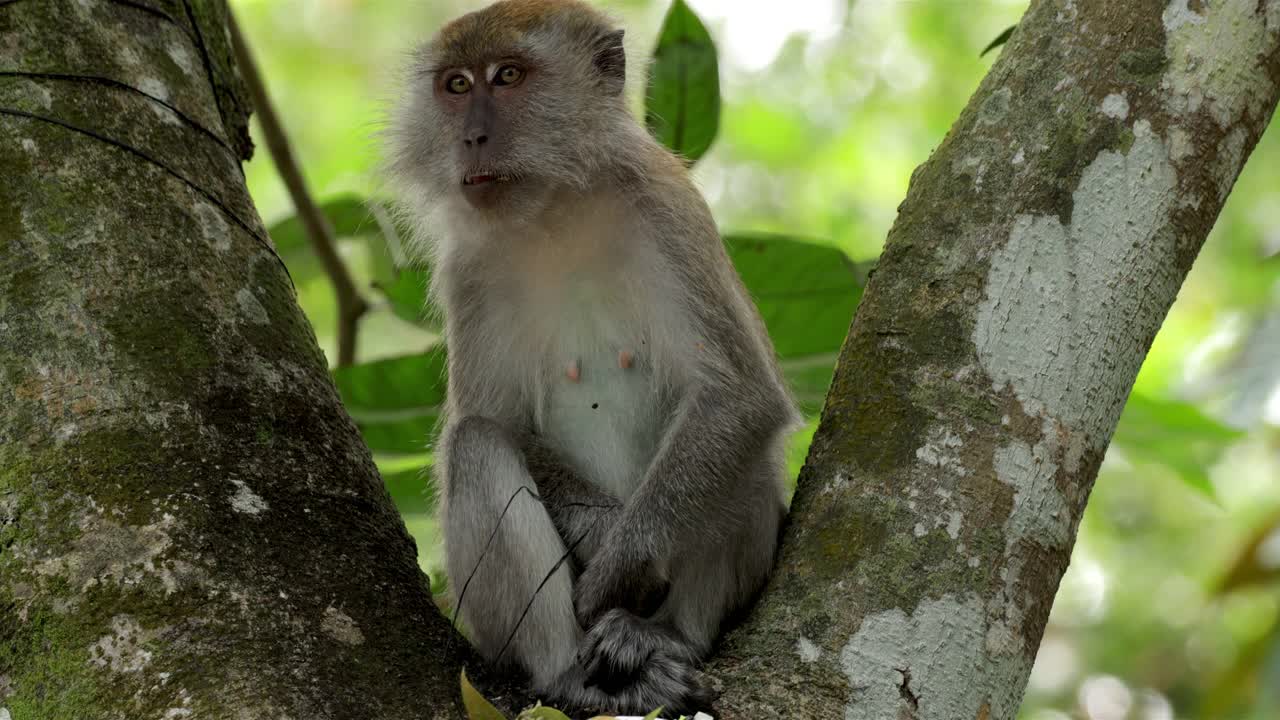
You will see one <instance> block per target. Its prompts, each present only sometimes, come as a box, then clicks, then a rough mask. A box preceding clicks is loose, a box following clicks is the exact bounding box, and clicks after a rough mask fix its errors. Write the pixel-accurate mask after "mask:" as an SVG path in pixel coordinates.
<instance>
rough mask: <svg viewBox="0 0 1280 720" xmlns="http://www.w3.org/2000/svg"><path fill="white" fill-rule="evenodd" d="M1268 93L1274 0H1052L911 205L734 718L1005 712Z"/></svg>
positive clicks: (735, 648)
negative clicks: (1119, 431) (1141, 379)
mask: <svg viewBox="0 0 1280 720" xmlns="http://www.w3.org/2000/svg"><path fill="white" fill-rule="evenodd" d="M1278 92H1280V0H1261V1H1260V0H1216V1H1213V2H1209V1H1204V2H1191V3H1190V7H1188V0H1173V2H1170V3H1168V4H1167V5H1166V4H1165V3H1163V2H1155V1H1152V0H1141V1H1139V0H1133V1H1131V2H1105V1H1103V0H1039V1H1035V2H1032V4H1031V8H1030V10H1029V11H1028V12H1027V15H1026V16H1025V18H1024V19H1023V20H1022V22H1021V24H1020V25H1019V26H1018V29H1017V31H1016V32H1015V33H1014V34H1013V37H1012V39H1011V41H1010V43H1009V45H1008V47H1007V48H1006V49H1005V50H1004V52H1003V55H1002V57H1001V58H1000V60H999V61H998V62H997V63H996V65H995V67H994V68H993V69H992V71H991V73H990V74H989V75H988V76H987V78H986V79H985V80H984V82H983V83H982V85H981V87H979V89H978V91H977V93H976V94H975V95H974V96H973V98H972V99H971V100H970V102H969V105H968V107H967V108H966V109H965V111H964V113H963V114H962V115H961V117H960V120H959V121H958V122H957V123H956V125H955V126H954V127H953V128H952V130H951V132H950V134H949V135H948V136H947V138H946V140H945V141H944V142H943V143H942V145H941V146H940V147H939V148H938V149H937V151H936V152H934V154H933V157H931V158H930V159H929V162H927V163H926V164H925V165H923V166H922V167H921V168H920V169H918V170H917V171H916V173H915V175H914V176H913V178H912V183H911V189H910V191H909V192H908V195H907V199H906V201H905V202H904V203H903V205H902V206H901V208H900V209H899V215H898V219H897V222H896V223H895V224H894V227H893V229H892V230H891V231H890V233H889V240H888V244H887V246H886V248H885V251H884V254H883V256H882V257H881V260H880V264H879V267H878V269H877V270H876V272H875V274H874V276H873V278H872V280H871V282H870V284H869V287H868V289H867V292H866V294H865V296H864V298H863V300H862V305H861V307H860V308H859V310H858V314H857V318H856V319H855V321H854V323H853V326H852V329H851V332H850V336H849V338H848V340H847V341H846V342H845V345H844V348H843V350H842V351H841V354H840V360H839V364H838V369H837V372H836V377H835V381H834V385H833V387H832V390H831V393H830V395H829V396H828V399H827V405H826V408H825V409H824V411H823V417H822V424H821V426H820V427H819V430H818V433H817V435H816V436H815V438H814V441H813V445H812V447H811V449H810V451H809V458H808V462H807V464H806V466H805V469H804V471H803V472H802V473H801V476H800V482H799V486H798V488H797V491H796V496H795V500H794V502H793V505H792V522H791V525H790V527H789V528H788V530H787V533H786V539H785V541H784V543H783V551H782V556H781V559H780V562H779V566H778V570H777V573H776V575H775V576H774V578H773V580H772V582H771V583H770V584H769V586H768V588H767V590H766V593H765V596H764V598H763V599H762V601H761V602H760V603H759V605H758V606H757V607H756V608H755V611H754V612H753V614H752V616H751V617H750V619H749V621H748V622H747V623H746V624H745V625H744V626H743V627H741V628H740V629H739V630H738V631H736V632H735V633H733V634H732V635H731V636H730V638H729V639H728V640H727V641H726V642H725V643H724V646H723V647H722V649H721V652H720V654H719V656H718V658H717V659H716V660H715V661H714V662H713V663H712V665H711V667H710V668H709V672H710V673H711V674H712V675H714V676H715V677H716V678H717V679H718V681H719V683H720V685H721V686H722V688H723V689H724V691H725V694H724V696H723V697H722V699H721V702H720V709H721V716H720V717H722V718H726V719H727V718H743V719H748V718H749V719H752V720H756V719H758V718H774V717H778V718H795V717H806V718H836V717H842V718H847V719H848V720H861V719H864V718H865V719H867V720H889V719H895V718H918V719H920V720H933V719H937V720H961V719H964V718H975V719H977V720H988V719H991V720H1001V719H1005V718H1012V717H1014V715H1015V714H1016V713H1017V710H1018V705H1019V703H1020V701H1021V698H1022V693H1023V689H1024V687H1025V685H1026V680H1027V676H1028V674H1029V673H1030V670H1031V665H1032V662H1033V661H1034V659H1035V655H1036V649H1037V647H1038V646H1039V644H1040V638H1041V635H1042V633H1043V632H1044V627H1045V622H1046V620H1047V618H1048V615H1049V608H1050V606H1051V605H1052V603H1053V598H1054V594H1055V592H1056V590H1057V587H1058V581H1059V580H1060V579H1061V577H1062V573H1063V572H1064V571H1065V570H1066V567H1067V562H1068V559H1069V558H1070V555H1071V546H1072V544H1073V543H1074V540H1075V534H1076V528H1077V526H1078V524H1079V522H1080V516H1081V514H1082V512H1083V511H1084V507H1085V501H1086V499H1087V498H1088V495H1089V490H1090V488H1091V487H1092V484H1093V480H1094V477H1095V476H1096V474H1097V470H1098V465H1099V463H1100V462H1101V460H1102V456H1103V453H1104V451H1105V450H1106V447H1107V444H1108V442H1109V441H1110V439H1111V433H1112V432H1113V431H1114V430H1115V426H1116V422H1117V420H1118V419H1119V417H1120V411H1121V408H1123V406H1124V403H1125V398H1126V397H1127V396H1128V393H1129V389H1130V387H1131V386H1132V384H1133V381H1134V378H1135V377H1136V375H1137V372H1138V368H1139V366H1140V365H1141V364H1142V360H1143V357H1145V355H1146V353H1147V350H1148V348H1149V347H1150V345H1151V341H1152V339H1153V338H1154V337H1155V334H1156V331H1157V330H1158V329H1159V327H1160V324H1161V322H1162V321H1163V320H1164V316H1165V313H1166V312H1167V311H1168V309H1169V306H1170V305H1171V304H1172V303H1173V300H1174V297H1175V296H1176V295H1177V292H1178V287H1179V285H1180V284H1181V283H1182V279H1183V277H1184V276H1185V275H1186V273H1187V270H1188V269H1189V268H1190V267H1191V263H1192V261H1193V260H1194V259H1195V256H1196V253H1197V252H1198V251H1199V249H1200V246H1201V244H1202V243H1203V242H1204V238H1205V236H1206V235H1207V234H1208V232H1209V229H1210V228H1211V227H1212V226H1213V223H1214V220H1215V219H1216V218H1217V215H1218V212H1219V211H1220V210H1221V208H1222V204H1223V201H1224V200H1225V199H1226V197H1227V193H1228V192H1229V191H1230V189H1231V186H1232V184H1233V183H1234V182H1235V179H1236V176H1237V175H1238V173H1239V172H1240V169H1241V166H1242V165H1243V164H1244V161H1245V158H1247V157H1248V155H1249V153H1250V151H1251V150H1252V149H1253V147H1254V145H1255V143H1256V142H1257V140H1258V138H1259V137H1260V135H1261V134H1262V131H1263V129H1264V128H1265V127H1266V125H1267V123H1268V121H1269V119H1270V117H1271V114H1272V112H1273V110H1274V108H1275V105H1276V99H1277V93H1278Z"/></svg>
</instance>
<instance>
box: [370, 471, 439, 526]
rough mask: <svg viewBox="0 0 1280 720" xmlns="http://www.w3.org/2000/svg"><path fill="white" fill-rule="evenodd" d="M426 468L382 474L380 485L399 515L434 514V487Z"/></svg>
mask: <svg viewBox="0 0 1280 720" xmlns="http://www.w3.org/2000/svg"><path fill="white" fill-rule="evenodd" d="M428 468H429V466H428V465H420V466H418V467H415V468H412V469H409V470H400V471H398V472H385V471H384V472H383V473H382V484H383V485H385V486H386V488H387V492H388V493H390V495H391V500H392V502H394V503H395V504H396V508H397V509H399V510H400V514H401V515H411V514H414V513H418V514H422V515H430V514H432V513H434V512H435V509H436V486H435V483H434V482H432V478H431V474H430V472H429V471H428Z"/></svg>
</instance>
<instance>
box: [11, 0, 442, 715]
mask: <svg viewBox="0 0 1280 720" xmlns="http://www.w3.org/2000/svg"><path fill="white" fill-rule="evenodd" d="M226 20H227V17H226V6H225V4H224V3H223V2H222V0H132V1H130V2H122V1H121V2H115V1H109V0H81V1H73V0H26V1H23V2H10V3H0V178H2V180H0V717H3V718H4V719H5V720H9V719H10V718H12V720H97V719H99V718H102V719H108V718H109V719H117V718H118V719H122V720H124V719H128V720H147V719H155V720H160V719H162V718H183V717H192V718H202V719H213V718H246V719H248V718H252V719H254V720H257V719H266V718H294V719H299V720H300V719H302V718H308V719H311V718H315V719H319V718H335V719H337V718H357V717H371V718H380V719H387V720H396V719H399V718H430V717H441V718H446V717H447V718H456V717H457V716H458V715H459V713H460V701H459V700H458V692H457V688H458V681H457V678H458V670H459V666H460V662H462V661H463V660H466V659H467V654H466V652H465V644H458V643H455V638H454V636H452V635H451V633H450V630H449V627H448V624H447V622H446V621H445V620H444V619H442V618H441V617H440V615H439V613H438V612H437V610H436V608H435V607H434V605H433V604H432V602H431V598H430V593H429V591H428V587H427V585H426V582H425V579H424V577H423V576H422V574H421V572H420V571H419V570H418V566H417V562H416V556H415V551H414V545H413V542H412V540H411V539H410V538H409V536H408V535H407V534H406V532H405V530H404V528H403V525H402V523H401V521H400V519H399V517H398V515H397V513H396V510H395V508H394V507H393V506H392V504H391V502H390V500H389V498H388V496H387V494H386V492H385V490H384V489H383V487H382V485H381V481H380V479H379V476H378V473H377V471H376V469H375V468H374V466H373V463H372V462H371V460H370V456H369V452H368V450H367V449H366V448H365V447H364V445H363V443H362V442H361V439H360V436H359V434H358V432H357V430H356V428H355V427H354V426H353V424H352V423H351V422H350V421H349V419H348V418H347V416H346V414H345V412H344V411H343V409H342V407H341V405H340V402H339V399H338V396H337V393H336V392H335V390H334V387H333V384H332V382H331V380H330V377H329V373H328V371H327V368H326V364H325V360H324V357H323V356H322V354H321V352H320V350H319V349H318V348H317V345H316V341H315V338H314V336H313V334H312V331H311V329H310V326H309V325H308V324H307V321H306V319H305V318H304V317H303V315H302V313H301V311H300V310H299V308H298V305H297V302H296V298H295V295H294V291H293V288H292V286H291V285H290V280H289V277H288V275H287V273H286V270H285V268H284V266H283V265H282V264H281V262H280V260H279V258H278V257H277V256H276V254H275V252H274V250H273V248H272V245H271V241H270V240H269V238H268V237H267V235H266V232H265V231H264V229H263V226H262V224H261V222H260V221H259V218H258V217H257V214H256V212H255V210H254V207H253V204H252V202H251V201H250V199H249V196H248V194H247V192H246V190H245V184H244V177H243V175H242V173H241V169H240V161H241V160H242V159H244V158H246V157H247V156H248V151H249V142H248V134H247V132H246V124H247V121H248V114H249V107H248V103H247V101H246V100H245V97H246V95H245V93H244V92H243V89H242V85H241V83H240V81H239V78H238V75H237V74H236V71H235V69H234V67H233V65H232V62H231V52H230V49H229V47H228V44H227V32H226Z"/></svg>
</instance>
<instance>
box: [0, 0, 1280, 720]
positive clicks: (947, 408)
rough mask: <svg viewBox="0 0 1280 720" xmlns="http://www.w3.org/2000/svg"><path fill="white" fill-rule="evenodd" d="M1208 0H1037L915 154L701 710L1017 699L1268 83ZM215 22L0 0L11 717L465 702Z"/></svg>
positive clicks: (1270, 23) (438, 711)
mask: <svg viewBox="0 0 1280 720" xmlns="http://www.w3.org/2000/svg"><path fill="white" fill-rule="evenodd" d="M1193 5H1194V7H1192V8H1187V7H1186V0H1175V2H1174V3H1173V4H1172V5H1171V6H1170V7H1169V8H1168V9H1166V8H1165V7H1163V6H1162V5H1160V4H1159V3H1156V2H1150V1H1145V2H1132V3H1107V2H1101V1H1100V0H1089V1H1086V0H1075V2H1071V1H1070V0H1060V1H1058V2H1036V3H1034V4H1033V6H1032V8H1031V10H1030V12H1029V14H1028V16H1027V18H1026V19H1025V20H1024V21H1023V24H1022V25H1021V26H1020V28H1019V30H1018V32H1016V33H1015V35H1014V38H1013V41H1012V43H1011V45H1010V46H1009V47H1008V48H1007V49H1006V50H1005V52H1004V57H1002V58H1001V60H1000V61H999V63H997V65H996V67H995V69H994V70H993V72H992V73H991V76H990V77H988V78H987V80H986V82H984V84H983V85H982V87H981V88H980V89H979V91H978V93H977V95H976V96H975V98H974V100H973V101H972V102H971V103H970V106H969V108H968V109H967V110H966V111H965V113H964V114H963V116H962V117H961V119H960V121H959V123H958V124H957V125H956V127H955V128H954V129H953V131H952V133H951V135H950V136H949V137H948V139H947V140H946V141H945V142H944V144H943V145H942V147H941V148H940V149H939V150H938V151H937V152H936V153H935V155H934V157H933V158H932V159H931V160H930V162H929V163H928V164H926V165H925V166H923V167H922V168H921V170H920V171H918V172H917V174H916V176H915V178H914V180H913V183H912V189H911V192H910V195H909V197H908V199H907V202H906V203H905V204H904V205H903V207H902V212H901V216H900V218H899V220H898V223H897V224H896V225H895V228H894V230H893V231H892V233H891V235H890V239H889V245H888V247H887V249H886V252H885V255H884V258H883V259H882V262H881V266H880V269H879V270H878V272H877V273H876V275H875V277H874V279H873V281H872V283H871V287H870V288H869V290H868V292H867V294H866V296H865V298H864V300H863V306H862V309H861V310H860V311H859V315H858V318H857V320H856V322H855V324H854V326H853V330H852V333H851V336H850V339H849V340H848V342H847V343H846V346H845V349H844V351H843V353H842V357H841V361H840V367H839V370H838V372H837V376H836V381H835V385H834V386H833V388H832V395H831V398H830V400H829V401H828V405H827V408H826V409H825V411H824V418H823V423H822V426H821V428H820V431H819V433H818V436H817V438H816V439H815V442H814V445H813V449H812V451H811V454H810V458H809V463H808V465H807V466H806V470H805V472H804V474H803V476H802V479H801V484H800V487H799V489H798V491H797V496H796V501H795V507H794V510H793V520H792V523H791V526H790V528H789V530H788V533H787V538H786V541H785V543H784V550H783V555H782V558H781V561H780V567H779V570H778V573H777V575H776V577H775V579H774V581H773V583H772V584H771V585H770V587H769V589H768V592H767V595H766V596H765V597H764V598H763V600H762V602H761V604H760V605H759V607H758V608H757V609H756V611H755V612H754V613H753V615H752V617H751V618H750V619H749V621H748V622H747V624H745V625H744V626H743V627H742V628H740V629H739V630H738V631H737V632H735V633H734V634H733V635H732V636H731V637H730V638H729V639H728V640H727V641H726V643H725V645H724V648H723V651H722V653H721V656H720V657H719V658H718V659H717V660H715V661H714V662H713V663H712V664H711V666H710V667H709V673H710V674H711V675H712V677H713V678H715V679H716V681H717V682H719V683H720V684H721V685H722V686H723V688H724V690H725V696H724V698H723V699H722V701H721V706H722V707H721V713H722V716H723V717H737V718H763V717H815V718H819V717H847V718H876V719H877V720H879V719H880V718H900V717H908V718H922V719H923V718H946V719H947V720H951V719H952V718H968V717H974V718H1009V717H1012V716H1013V714H1014V712H1015V711H1016V708H1017V703H1018V699H1019V697H1020V696H1021V693H1022V688H1023V685H1024V683H1025V680H1026V676H1027V672H1028V671H1029V669H1030V665H1031V661H1032V659H1033V657H1034V653H1035V648H1036V645H1037V644H1038V641H1039V638H1040V634H1041V632H1042V630H1043V627H1044V622H1045V618H1046V616H1047V614H1048V609H1049V606H1050V603H1051V601H1052V598H1053V594H1054V590H1055V589H1056V587H1057V582H1058V579H1059V578H1060V576H1061V573H1062V571H1063V569H1064V568H1065V565H1066V562H1067V558H1068V556H1069V552H1070V546H1071V543H1072V540H1073V538H1074V533H1075V528H1076V524H1077V522H1078V520H1079V516H1080V512H1081V510H1082V509H1083V507H1084V502H1085V497H1086V495H1087V492H1088V489H1089V486H1090V484H1091V482H1092V479H1093V477H1094V474H1095V472H1096V470H1097V465H1098V462H1099V461H1100V459H1101V457H1102V453H1103V450H1104V449H1105V447H1106V444H1107V441H1108V439H1109V437H1110V434H1111V431H1112V430H1113V428H1114V426H1115V422H1116V418H1117V417H1118V415H1119V411H1120V408H1121V407H1122V405H1123V402H1124V398H1125V395H1126V394H1127V391H1128V388H1129V386H1130V384H1131V383H1132V381H1133V378H1134V375H1135V374H1136V371H1137V368H1138V366H1139V364H1140V362H1141V360H1142V356H1143V355H1144V353H1145V351H1146V348H1147V346H1148V345H1149V343H1150V341H1151V338H1152V336H1153V335H1154V333H1155V330H1156V328H1158V327H1159V324H1160V321H1161V319H1162V318H1163V316H1164V313H1165V312H1166V310H1167V309H1168V307H1169V304H1170V303H1171V302H1172V300H1173V297H1174V294H1175V293H1176V291H1177V287H1178V284H1179V282H1180V281H1181V278H1182V276H1183V275H1184V274H1185V272H1186V270H1187V268H1188V267H1189V265H1190V263H1191V260H1192V259H1193V258H1194V256H1195V253H1196V250H1197V249H1198V247H1199V245H1200V243H1201V242H1202V241H1203V239H1204V236H1205V234H1206V233H1207V231H1208V229H1209V227H1210V226H1211V225H1212V223H1213V220H1214V218H1215V217H1216V215H1217V212H1218V210H1219V209H1220V207H1221V204H1222V201H1223V200H1224V199H1225V197H1226V195H1227V192H1228V191H1229V189H1230V187H1231V183H1232V182H1233V180H1234V179H1235V177H1236V174H1237V173H1238V171H1239V169H1240V166H1241V165H1242V164H1243V162H1244V159H1245V158H1246V157H1247V155H1248V153H1249V151H1250V150H1251V148H1252V147H1253V145H1254V143H1255V142H1256V140H1257V138H1258V136H1259V135H1260V133H1261V132H1262V128H1263V127H1264V126H1265V124H1266V121H1267V118H1268V116H1269V114H1270V112H1271V110H1272V109H1273V107H1274V104H1275V101H1276V94H1277V92H1278V89H1277V88H1278V87H1280V50H1278V49H1277V48H1280V0H1262V1H1261V2H1260V1H1259V0H1225V1H1224V2H1214V3H1193ZM225 20H226V10H225V7H224V5H223V3H222V0H129V1H128V2H126V1H125V0H82V1H81V2H70V1H69V0H68V1H67V2H40V1H38V0H25V1H22V0H10V1H9V2H4V0H0V169H2V170H3V173H4V175H3V177H4V181H5V182H4V183H3V184H0V720H9V718H6V717H5V716H6V715H8V716H10V717H11V718H12V720H36V719H37V718H38V719H39V720H64V719H70V718H75V719H76V720H83V719H85V718H110V719H115V718H130V719H133V718H139V719H143V720H148V719H151V718H155V719H157V720H160V719H162V718H182V717H199V718H349V717H376V718H379V719H380V720H381V719H388V720H397V719H399V718H432V717H457V716H458V715H459V714H460V712H461V710H460V703H459V701H458V691H457V687H458V686H457V676H458V670H459V668H460V667H461V665H462V664H463V663H470V664H472V665H473V666H474V662H473V658H472V656H471V655H470V654H469V652H468V651H467V650H466V646H465V644H464V643H462V642H460V641H459V639H458V638H457V636H456V635H453V634H451V631H450V630H449V628H448V625H447V623H446V622H445V621H444V620H443V619H442V618H441V617H440V615H439V614H438V613H437V612H436V611H435V608H434V607H433V606H432V604H431V601H430V596H429V593H428V590H427V586H426V583H425V581H424V578H423V577H422V575H421V573H420V572H419V571H418V569H417V567H416V564H415V561H414V552H413V544H412V542H411V541H410V539H409V538H408V536H407V535H406V534H405V532H404V530H403V526H402V524H401V523H400V521H399V519H398V517H397V516H396V513H395V510H394V508H393V507H392V506H391V504H390V502H389V500H388V498H387V496H386V493H385V491H384V490H383V489H382V487H381V485H380V482H379V479H378V475H377V472H376V471H375V469H374V467H373V465H372V463H371V462H370V459H369V455H368V451H367V450H366V449H365V448H364V447H363V445H362V443H361V442H360V439H359V436H358V433H357V431H356V429H355V428H354V427H353V425H352V424H351V423H350V421H349V420H348V418H347V417H346V415H345V413H344V412H343V410H342V408H341V406H340V404H339V401H338V398H337V395H336V393H335V392H334V389H333V386H332V383H331V382H330V380H329V376H328V373H327V371H326V368H325V363H324V359H323V357H322V356H321V354H320V352H319V350H318V349H317V348H316V344H315V339H314V337H313V335H312V333H311V331H310V329H309V327H308V325H307V323H306V321H305V319H304V318H303V317H302V315H301V312H300V311H299V309H298V307H297V304H296V302H295V299H294V295H293V291H292V288H291V286H290V285H289V280H288V277H287V274H286V272H285V270H284V268H283V266H282V265H281V264H280V262H279V259H278V258H277V257H276V255H275V253H274V251H273V249H272V247H271V244H270V240H269V239H268V238H267V237H266V234H265V232H264V231H263V229H262V225H261V223H260V222H259V220H258V218H257V216H256V213H255V211H254V210H253V207H252V204H251V202H250V200H249V198H248V196H247V194H246V192H245V188H244V183H243V177H242V175H241V174H240V170H239V166H238V161H239V160H240V159H242V158H244V157H246V156H247V154H248V142H247V135H246V133H245V127H246V122H247V116H248V108H247V101H246V100H245V99H244V98H245V93H244V92H243V88H242V86H241V83H240V82H239V79H238V76H237V75H236V72H235V69H234V67H233V63H232V61H231V59H230V58H231V53H230V49H229V47H228V43H227V40H226V37H227V36H226V32H225ZM855 369H856V377H855V375H854V371H855ZM493 688H494V686H493V685H491V684H490V685H487V686H486V689H487V690H488V691H489V694H491V695H492V694H494V693H495V692H501V691H502V690H501V688H499V689H498V690H497V691H495V690H494V689H493ZM504 697H505V702H504V703H502V704H504V705H506V706H508V707H510V706H513V705H516V704H518V703H519V702H521V701H522V700H523V698H520V697H519V696H516V695H512V694H509V693H508V694H506V695H505V696H504Z"/></svg>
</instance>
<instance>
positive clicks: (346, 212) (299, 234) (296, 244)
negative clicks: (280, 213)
mask: <svg viewBox="0 0 1280 720" xmlns="http://www.w3.org/2000/svg"><path fill="white" fill-rule="evenodd" d="M320 212H322V213H324V216H325V217H326V218H328V219H329V224H330V225H331V226H332V227H333V235H334V237H335V238H344V237H356V236H358V235H362V234H364V233H376V232H380V230H379V228H378V222H377V219H376V218H375V217H374V214H373V213H372V212H370V210H369V206H368V204H367V203H366V201H365V199H364V198H362V197H360V196H358V195H339V196H337V197H334V198H330V199H328V200H326V201H324V202H323V203H321V204H320ZM267 232H268V233H269V234H270V235H271V240H272V242H274V243H275V244H276V250H277V251H278V252H279V253H280V255H282V256H283V255H288V254H290V253H293V252H296V251H299V250H308V249H310V247H311V244H310V241H309V240H307V230H306V227H305V226H303V224H302V219H301V218H299V217H298V216H297V215H296V214H294V215H290V216H289V217H287V218H284V219H282V220H280V221H278V222H276V223H275V224H273V225H272V226H271V227H269V228H267Z"/></svg>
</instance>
